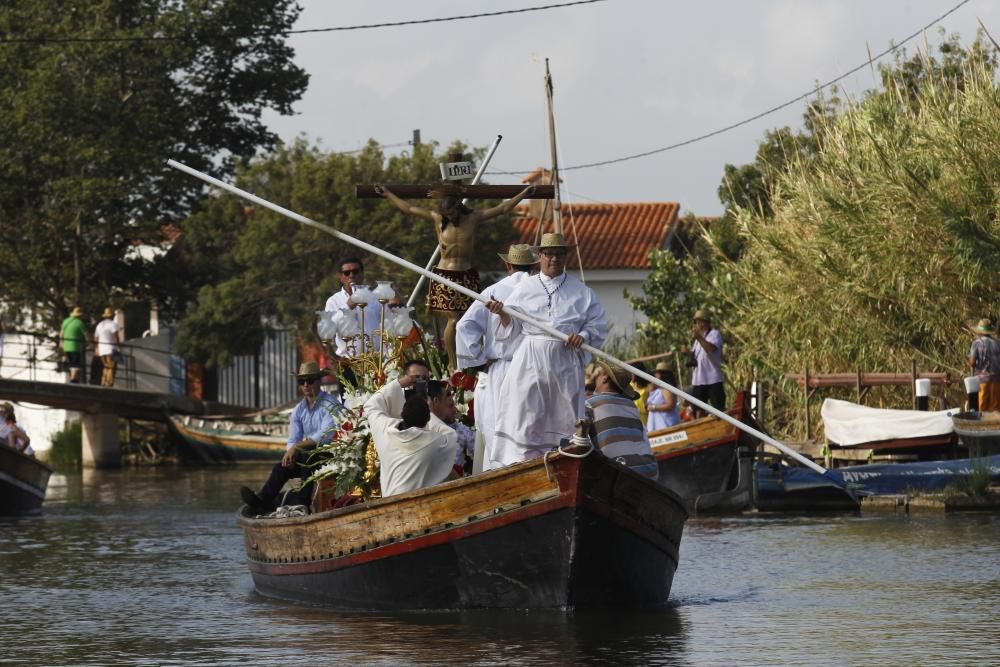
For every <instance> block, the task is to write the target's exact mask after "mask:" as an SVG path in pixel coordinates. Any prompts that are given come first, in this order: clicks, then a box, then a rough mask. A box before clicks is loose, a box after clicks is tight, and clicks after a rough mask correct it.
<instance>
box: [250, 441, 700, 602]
mask: <svg viewBox="0 0 1000 667" xmlns="http://www.w3.org/2000/svg"><path fill="white" fill-rule="evenodd" d="M549 473H551V479H550V474H549ZM686 518H687V513H686V511H685V510H684V507H683V503H682V502H681V501H680V499H679V498H678V497H677V496H676V495H675V494H673V493H671V492H669V491H667V490H665V489H663V488H662V487H660V486H658V485H657V484H655V483H653V482H651V481H650V480H648V479H645V478H643V477H641V476H639V475H636V474H635V473H633V472H632V471H630V470H627V469H626V468H624V467H622V466H619V465H617V464H615V463H613V462H610V461H608V460H607V459H606V458H604V457H602V456H600V455H599V454H592V455H590V456H587V457H586V458H584V459H573V458H568V457H564V456H554V457H551V458H550V460H549V461H548V463H547V465H546V464H545V463H543V462H542V461H535V462H527V463H521V464H517V465H515V466H510V467H508V468H503V469H500V470H495V471H490V472H488V473H484V474H482V475H477V476H474V477H469V478H464V479H462V480H457V481H454V482H449V483H446V484H441V485H438V486H436V487H431V488H429V489H422V490H420V491H414V492H411V493H407V494H401V495H400V496H393V497H391V498H386V499H382V500H378V501H373V502H370V503H366V504H363V505H355V506H351V507H347V508H342V509H338V510H333V511H331V512H324V513H322V514H316V515H311V516H307V517H301V518H294V519H251V518H249V517H247V516H241V519H240V521H241V524H242V526H243V530H244V536H245V539H246V548H247V556H248V559H249V567H250V571H251V574H252V576H253V579H254V583H255V585H256V587H257V589H258V590H259V591H260V592H261V593H263V594H264V595H268V596H271V597H276V598H283V599H287V600H293V601H298V602H306V603H312V604H321V605H325V606H330V607H334V608H339V609H368V610H390V609H393V610H400V609H466V608H551V607H556V608H590V607H608V606H611V607H625V608H648V607H656V606H660V605H662V604H664V603H665V602H666V600H667V597H668V595H669V593H670V586H671V584H672V581H673V575H674V572H675V571H676V568H677V558H678V549H679V545H680V538H681V533H682V530H683V525H684V521H685V520H686Z"/></svg>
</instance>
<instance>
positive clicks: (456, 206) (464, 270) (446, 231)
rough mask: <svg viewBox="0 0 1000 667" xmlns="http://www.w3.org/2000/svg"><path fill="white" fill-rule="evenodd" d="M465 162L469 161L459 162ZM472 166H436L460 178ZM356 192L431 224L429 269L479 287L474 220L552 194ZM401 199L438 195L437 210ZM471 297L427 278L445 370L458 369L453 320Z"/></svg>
mask: <svg viewBox="0 0 1000 667" xmlns="http://www.w3.org/2000/svg"><path fill="white" fill-rule="evenodd" d="M463 165H468V166H463ZM470 169H471V165H469V163H467V162H451V163H446V164H442V165H441V172H442V175H443V176H444V177H445V178H446V179H447V178H456V176H457V178H464V176H465V175H466V174H468V173H469V171H470ZM355 193H356V195H357V197H358V198H361V199H373V198H375V197H384V198H386V199H388V200H389V201H391V202H392V203H393V205H395V206H396V208H398V209H399V210H400V211H402V212H403V213H406V214H408V215H414V216H417V217H420V218H424V219H425V220H430V221H431V222H433V223H434V233H435V234H436V236H437V239H438V243H439V244H440V248H441V260H440V261H439V262H438V264H437V266H435V267H434V268H433V271H434V273H436V274H438V275H439V276H443V277H445V278H448V279H449V280H452V281H454V282H456V283H458V284H459V285H462V286H463V287H468V288H469V289H471V290H473V291H475V292H478V291H479V272H478V271H477V270H476V268H475V267H474V266H473V265H472V258H473V257H474V256H475V231H476V227H477V226H478V225H479V223H482V222H486V221H488V220H491V219H493V218H496V217H497V216H500V215H503V214H504V213H507V212H509V211H511V210H512V209H513V208H514V207H515V206H517V204H518V203H519V202H520V201H521V200H522V199H527V198H531V199H551V198H552V197H553V195H554V188H553V186H551V185H529V186H528V187H526V188H522V187H521V186H518V185H466V184H462V183H454V182H445V183H432V184H419V185H395V184H393V185H382V184H380V183H376V184H374V185H358V186H356V188H355ZM406 199H440V203H439V205H438V207H437V210H432V209H428V208H424V207H422V206H416V205H414V204H410V203H408V202H407V201H405V200H406ZM463 199H466V200H469V199H505V201H504V202H502V203H501V204H499V205H497V206H494V207H492V208H488V209H484V210H479V209H474V208H469V207H468V206H466V205H465V203H464V202H463ZM470 303H471V299H469V297H467V296H464V295H462V294H459V293H457V292H455V291H454V290H452V289H451V288H450V287H447V286H445V285H442V284H441V283H437V282H435V283H432V284H431V286H430V288H429V289H428V292H427V306H428V308H430V309H431V310H432V311H434V312H435V313H437V314H439V315H441V316H443V317H445V318H446V320H447V323H446V325H445V330H444V342H445V350H446V351H447V353H448V369H449V371H455V370H457V368H456V366H457V357H456V354H455V325H456V324H457V323H458V320H459V318H460V317H461V316H462V313H464V312H465V309H466V308H468V307H469V304H470Z"/></svg>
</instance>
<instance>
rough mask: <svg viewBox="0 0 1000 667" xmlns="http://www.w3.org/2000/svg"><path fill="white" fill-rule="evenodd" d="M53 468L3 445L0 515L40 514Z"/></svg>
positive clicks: (0, 458) (0, 463) (0, 474)
mask: <svg viewBox="0 0 1000 667" xmlns="http://www.w3.org/2000/svg"><path fill="white" fill-rule="evenodd" d="M51 475H52V468H50V467H48V466H47V465H45V464H44V463H42V462H41V461H39V460H38V459H36V458H35V457H33V456H28V455H27V454H22V453H21V452H18V451H15V450H14V449H12V448H10V447H7V446H6V445H2V444H0V514H2V515H17V514H31V513H33V512H39V511H41V508H42V501H43V500H45V490H46V488H47V487H48V484H49V477H50V476H51Z"/></svg>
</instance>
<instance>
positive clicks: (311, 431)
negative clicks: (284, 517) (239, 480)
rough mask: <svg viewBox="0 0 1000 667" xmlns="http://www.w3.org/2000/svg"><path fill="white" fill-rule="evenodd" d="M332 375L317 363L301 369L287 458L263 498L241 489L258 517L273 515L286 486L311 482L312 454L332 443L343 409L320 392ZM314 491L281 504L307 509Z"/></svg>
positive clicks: (290, 495)
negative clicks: (309, 460) (295, 481)
mask: <svg viewBox="0 0 1000 667" xmlns="http://www.w3.org/2000/svg"><path fill="white" fill-rule="evenodd" d="M329 372H330V370H329V369H328V368H320V367H319V364H317V363H316V362H315V361H307V362H305V363H304V364H302V365H301V366H299V372H298V373H297V374H296V378H297V380H298V383H299V393H300V394H302V400H301V401H299V403H298V405H296V406H295V409H294V410H292V414H291V417H290V418H289V429H288V443H287V445H286V447H287V449H286V450H285V455H284V456H283V457H282V458H281V463H279V464H277V465H275V466H274V468H272V469H271V475H270V476H269V477H268V478H267V481H266V482H264V488H262V489H261V492H260V494H256V493H254V492H253V490H252V489H250V488H249V487H246V486H244V487H242V488H241V489H240V495H241V496H242V498H243V502H244V503H246V504H247V506H249V507H250V509H251V510H252V511H254V512H256V513H257V514H266V513H268V512H272V511H274V509H275V507H276V506H277V505H278V504H279V503H278V502H277V501H278V499H279V495H280V494H281V489H282V487H283V486H284V485H285V482H287V481H288V480H290V479H292V478H293V477H298V478H299V479H303V480H304V479H306V478H308V477H309V475H310V474H311V473H312V468H311V467H310V466H306V465H305V461H306V457H307V456H308V452H309V450H311V449H313V448H314V447H315V446H316V445H325V444H327V443H329V442H330V441H331V440H332V438H333V434H334V431H335V430H336V428H337V423H336V419H335V418H334V415H335V414H337V413H338V412H340V411H341V410H342V409H343V407H342V405H341V403H340V401H338V400H337V399H336V398H335V397H334V396H332V395H330V394H328V393H326V392H325V391H322V390H321V389H320V381H321V380H322V378H323V376H325V375H327V374H328V373H329ZM312 491H313V485H312V484H307V485H305V486H303V487H302V488H301V489H300V490H299V491H293V492H290V493H288V495H287V497H286V498H285V500H284V502H283V503H281V504H283V505H306V506H308V505H309V504H310V503H311V501H312Z"/></svg>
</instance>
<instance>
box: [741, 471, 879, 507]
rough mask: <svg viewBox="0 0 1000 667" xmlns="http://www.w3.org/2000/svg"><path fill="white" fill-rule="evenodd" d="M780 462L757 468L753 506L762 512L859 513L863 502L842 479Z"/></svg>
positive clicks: (830, 474) (830, 472) (829, 472)
mask: <svg viewBox="0 0 1000 667" xmlns="http://www.w3.org/2000/svg"><path fill="white" fill-rule="evenodd" d="M833 472H834V471H833V470H827V475H821V474H819V473H818V472H814V471H813V470H810V469H809V468H805V467H797V466H788V465H784V463H783V462H782V461H780V460H777V459H776V460H774V461H770V462H765V461H761V462H758V463H757V465H756V466H755V467H754V497H753V501H754V505H756V507H757V510H758V511H759V512H857V511H858V510H860V509H861V501H860V499H859V498H858V495H857V493H856V492H855V490H854V488H853V487H851V486H847V485H845V484H844V481H843V479H838V478H836V477H834V476H833V475H832V473H833Z"/></svg>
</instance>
